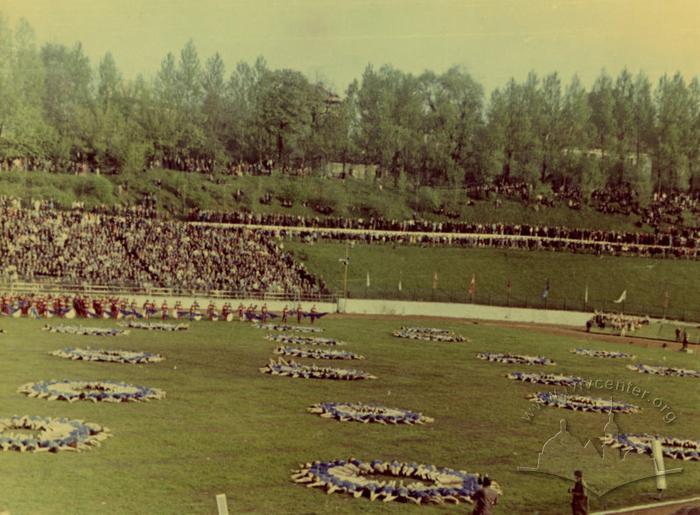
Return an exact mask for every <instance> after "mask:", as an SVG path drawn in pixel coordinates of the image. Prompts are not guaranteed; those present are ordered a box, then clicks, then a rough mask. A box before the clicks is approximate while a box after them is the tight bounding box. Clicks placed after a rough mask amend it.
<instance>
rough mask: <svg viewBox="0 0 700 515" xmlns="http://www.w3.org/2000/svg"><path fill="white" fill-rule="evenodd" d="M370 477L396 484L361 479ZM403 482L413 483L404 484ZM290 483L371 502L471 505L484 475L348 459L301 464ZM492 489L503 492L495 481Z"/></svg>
mask: <svg viewBox="0 0 700 515" xmlns="http://www.w3.org/2000/svg"><path fill="white" fill-rule="evenodd" d="M371 474H382V475H389V476H393V477H396V478H398V479H399V481H398V482H397V481H384V480H381V481H379V480H372V479H371V478H368V477H364V476H367V475H371ZM404 479H407V480H412V482H410V483H408V484H404V481H403V480H404ZM292 480H293V481H294V482H295V483H299V484H305V485H306V486H307V487H318V488H324V489H325V490H326V492H327V493H333V492H339V493H346V494H351V495H353V496H354V497H368V498H369V499H370V500H373V501H374V500H381V501H383V502H389V501H397V502H411V503H414V504H431V503H434V504H443V503H446V502H451V503H454V504H459V503H460V502H461V501H464V502H472V496H473V495H474V494H475V493H476V492H477V491H478V490H479V489H480V488H481V484H482V482H483V476H481V475H480V474H472V473H468V472H464V471H462V470H454V469H451V468H446V467H441V468H438V467H436V466H434V465H422V464H417V463H404V462H399V461H391V462H386V461H381V460H373V461H371V462H364V461H360V460H357V459H355V458H350V459H348V460H333V461H314V462H313V463H306V464H303V465H301V466H300V468H299V469H298V470H296V471H294V473H293V474H292ZM418 481H424V482H425V483H427V484H424V483H419V482H418ZM491 488H493V489H494V490H496V491H497V492H499V493H502V492H501V490H500V486H499V485H498V484H497V483H496V482H495V481H494V482H492V483H491Z"/></svg>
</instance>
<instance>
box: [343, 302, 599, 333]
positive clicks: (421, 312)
mask: <svg viewBox="0 0 700 515" xmlns="http://www.w3.org/2000/svg"><path fill="white" fill-rule="evenodd" d="M338 310H339V311H340V312H342V313H351V314H363V315H395V316H442V317H449V318H473V319H479V320H501V321H511V322H534V323H540V324H557V325H570V326H579V327H581V326H583V325H585V324H586V320H588V319H590V318H591V313H584V312H580V311H559V310H551V309H550V310H547V309H527V308H508V307H500V306H483V305H479V304H448V303H442V302H412V301H399V300H369V299H340V300H338Z"/></svg>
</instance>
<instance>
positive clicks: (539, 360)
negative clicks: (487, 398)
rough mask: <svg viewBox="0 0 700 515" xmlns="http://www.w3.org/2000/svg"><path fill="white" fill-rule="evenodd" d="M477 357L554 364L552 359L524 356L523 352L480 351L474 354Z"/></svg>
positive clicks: (529, 363) (535, 363) (501, 361)
mask: <svg viewBox="0 0 700 515" xmlns="http://www.w3.org/2000/svg"><path fill="white" fill-rule="evenodd" d="M476 357H477V358H479V359H485V360H487V361H496V362H498V363H517V364H518V365H549V366H552V365H556V363H555V362H554V361H552V360H551V359H549V358H545V357H544V356H526V355H524V354H510V353H509V352H506V353H500V352H480V353H479V354H477V355H476Z"/></svg>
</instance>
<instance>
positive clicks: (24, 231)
mask: <svg viewBox="0 0 700 515" xmlns="http://www.w3.org/2000/svg"><path fill="white" fill-rule="evenodd" d="M0 262H2V263H3V269H4V270H5V271H7V270H13V271H14V273H15V274H16V275H17V276H18V277H21V278H23V279H27V280H31V279H41V278H53V279H61V280H63V281H68V282H71V283H73V284H80V283H83V282H86V283H90V284H104V285H124V286H131V285H138V286H143V285H151V286H154V287H166V288H181V289H194V290H206V291H211V290H229V291H237V292H270V293H287V294H301V293H322V292H325V291H326V287H325V285H324V283H323V281H319V280H316V278H315V277H314V276H313V275H312V274H310V273H309V272H308V271H307V270H306V269H305V267H304V266H303V265H302V264H299V263H295V262H294V260H293V259H292V257H291V255H290V254H289V253H287V252H285V251H284V249H283V248H282V247H281V246H280V244H278V243H277V241H276V240H275V238H273V237H272V236H271V235H270V234H269V233H268V232H265V231H249V230H246V229H234V228H230V227H206V226H202V225H194V224H188V223H184V222H180V221H173V220H155V219H150V218H144V217H143V216H141V214H140V213H139V212H138V211H135V212H131V211H126V212H124V213H121V214H119V215H116V216H115V215H108V214H101V213H86V212H84V211H82V210H79V209H78V210H71V211H56V210H48V209H39V210H33V209H31V210H30V209H21V208H16V207H0Z"/></svg>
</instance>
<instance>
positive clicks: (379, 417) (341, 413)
mask: <svg viewBox="0 0 700 515" xmlns="http://www.w3.org/2000/svg"><path fill="white" fill-rule="evenodd" d="M307 411H308V412H309V413H314V414H317V415H320V416H321V417H323V418H334V419H336V420H339V421H341V422H362V423H364V424H368V423H377V424H425V423H429V422H433V419H432V418H430V417H426V416H424V415H422V414H421V413H416V412H414V411H409V410H406V409H401V408H387V407H385V406H378V405H373V404H363V403H361V402H321V403H319V404H314V405H312V406H310V407H309V408H308V409H307Z"/></svg>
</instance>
